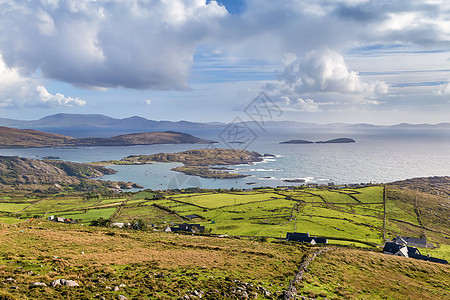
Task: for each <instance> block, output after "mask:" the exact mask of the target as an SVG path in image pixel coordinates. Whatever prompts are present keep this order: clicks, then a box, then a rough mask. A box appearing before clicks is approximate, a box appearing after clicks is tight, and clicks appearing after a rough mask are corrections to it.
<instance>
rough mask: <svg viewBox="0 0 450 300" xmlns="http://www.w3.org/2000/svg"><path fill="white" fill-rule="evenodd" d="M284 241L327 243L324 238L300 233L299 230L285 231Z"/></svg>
mask: <svg viewBox="0 0 450 300" xmlns="http://www.w3.org/2000/svg"><path fill="white" fill-rule="evenodd" d="M286 241H288V242H289V241H294V242H300V243H310V244H313V245H315V244H318V243H319V244H327V243H328V240H327V239H326V238H321V237H316V236H314V237H312V236H310V235H309V233H308V232H307V233H300V232H288V233H286Z"/></svg>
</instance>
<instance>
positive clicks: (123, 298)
mask: <svg viewBox="0 0 450 300" xmlns="http://www.w3.org/2000/svg"><path fill="white" fill-rule="evenodd" d="M117 299H119V300H128V298H127V297H125V296H124V295H119V296H118V297H117Z"/></svg>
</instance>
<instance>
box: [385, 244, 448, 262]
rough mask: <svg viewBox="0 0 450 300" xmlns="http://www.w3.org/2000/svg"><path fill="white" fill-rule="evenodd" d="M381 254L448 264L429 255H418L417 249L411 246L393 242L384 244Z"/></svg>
mask: <svg viewBox="0 0 450 300" xmlns="http://www.w3.org/2000/svg"><path fill="white" fill-rule="evenodd" d="M383 253H385V254H390V255H397V256H403V257H407V258H414V259H420V260H425V261H431V262H434V263H439V264H448V262H447V261H446V260H445V259H439V258H435V257H431V256H429V255H422V254H420V251H419V249H417V248H415V247H411V246H405V245H400V244H396V243H393V242H386V244H385V245H384V248H383Z"/></svg>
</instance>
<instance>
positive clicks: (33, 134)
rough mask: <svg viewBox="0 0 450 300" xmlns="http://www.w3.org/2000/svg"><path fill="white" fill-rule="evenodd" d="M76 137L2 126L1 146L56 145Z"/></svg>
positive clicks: (65, 143)
mask: <svg viewBox="0 0 450 300" xmlns="http://www.w3.org/2000/svg"><path fill="white" fill-rule="evenodd" d="M73 140H74V138H72V137H69V136H64V135H59V134H53V133H47V132H42V131H37V130H32V129H15V128H9V127H0V147H1V148H28V147H54V146H64V145H68V144H70V143H71V142H72V141H73Z"/></svg>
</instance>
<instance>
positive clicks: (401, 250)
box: [383, 242, 409, 257]
mask: <svg viewBox="0 0 450 300" xmlns="http://www.w3.org/2000/svg"><path fill="white" fill-rule="evenodd" d="M383 253H384V254H389V255H395V256H403V257H409V255H408V247H406V246H403V245H399V244H396V243H392V242H386V244H384V248H383Z"/></svg>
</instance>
